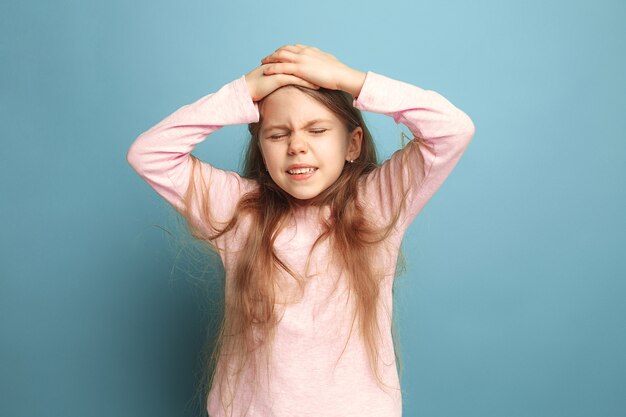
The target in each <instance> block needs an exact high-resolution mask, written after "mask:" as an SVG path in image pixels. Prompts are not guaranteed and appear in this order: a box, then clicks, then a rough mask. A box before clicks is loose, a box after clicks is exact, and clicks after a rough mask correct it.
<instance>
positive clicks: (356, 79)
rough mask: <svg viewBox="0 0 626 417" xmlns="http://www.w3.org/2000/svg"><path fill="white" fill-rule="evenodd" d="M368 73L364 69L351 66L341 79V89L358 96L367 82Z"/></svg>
mask: <svg viewBox="0 0 626 417" xmlns="http://www.w3.org/2000/svg"><path fill="white" fill-rule="evenodd" d="M366 75H367V74H366V73H364V72H362V71H359V70H355V69H352V68H351V69H350V70H349V71H348V72H347V73H346V76H345V77H344V79H343V80H342V81H341V83H340V86H339V89H340V90H343V91H345V92H347V93H350V94H352V96H354V97H358V96H359V94H360V93H361V88H362V87H363V84H364V83H365V76H366Z"/></svg>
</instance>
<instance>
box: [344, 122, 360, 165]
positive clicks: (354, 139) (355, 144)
mask: <svg viewBox="0 0 626 417" xmlns="http://www.w3.org/2000/svg"><path fill="white" fill-rule="evenodd" d="M348 139H349V142H348V153H347V154H346V161H351V160H354V159H357V158H358V157H359V155H360V154H361V143H363V128H362V127H361V126H357V127H356V128H354V130H353V131H352V133H350V136H349V138H348Z"/></svg>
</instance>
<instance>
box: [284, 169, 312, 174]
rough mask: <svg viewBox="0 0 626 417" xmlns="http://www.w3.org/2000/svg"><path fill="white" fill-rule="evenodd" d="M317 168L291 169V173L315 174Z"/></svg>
mask: <svg viewBox="0 0 626 417" xmlns="http://www.w3.org/2000/svg"><path fill="white" fill-rule="evenodd" d="M315 169H316V168H296V169H290V170H289V171H287V172H289V173H290V174H306V173H307V172H313V171H315Z"/></svg>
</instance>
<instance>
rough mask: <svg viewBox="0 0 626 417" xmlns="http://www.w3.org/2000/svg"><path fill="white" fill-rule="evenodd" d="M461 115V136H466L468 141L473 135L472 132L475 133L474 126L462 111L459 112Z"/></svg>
mask: <svg viewBox="0 0 626 417" xmlns="http://www.w3.org/2000/svg"><path fill="white" fill-rule="evenodd" d="M461 113H462V116H461V118H460V121H461V126H460V130H461V131H462V132H463V133H462V134H463V136H464V137H466V138H467V141H468V142H469V141H470V140H472V138H473V137H474V133H476V126H474V122H473V121H472V119H471V118H470V117H469V116H468V115H467V114H466V113H464V112H461Z"/></svg>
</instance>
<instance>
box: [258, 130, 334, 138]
mask: <svg viewBox="0 0 626 417" xmlns="http://www.w3.org/2000/svg"><path fill="white" fill-rule="evenodd" d="M327 130H328V129H316V130H311V133H314V134H316V135H321V134H322V133H324V132H326V131H327ZM283 136H287V135H272V136H270V139H280V138H282V137H283Z"/></svg>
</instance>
